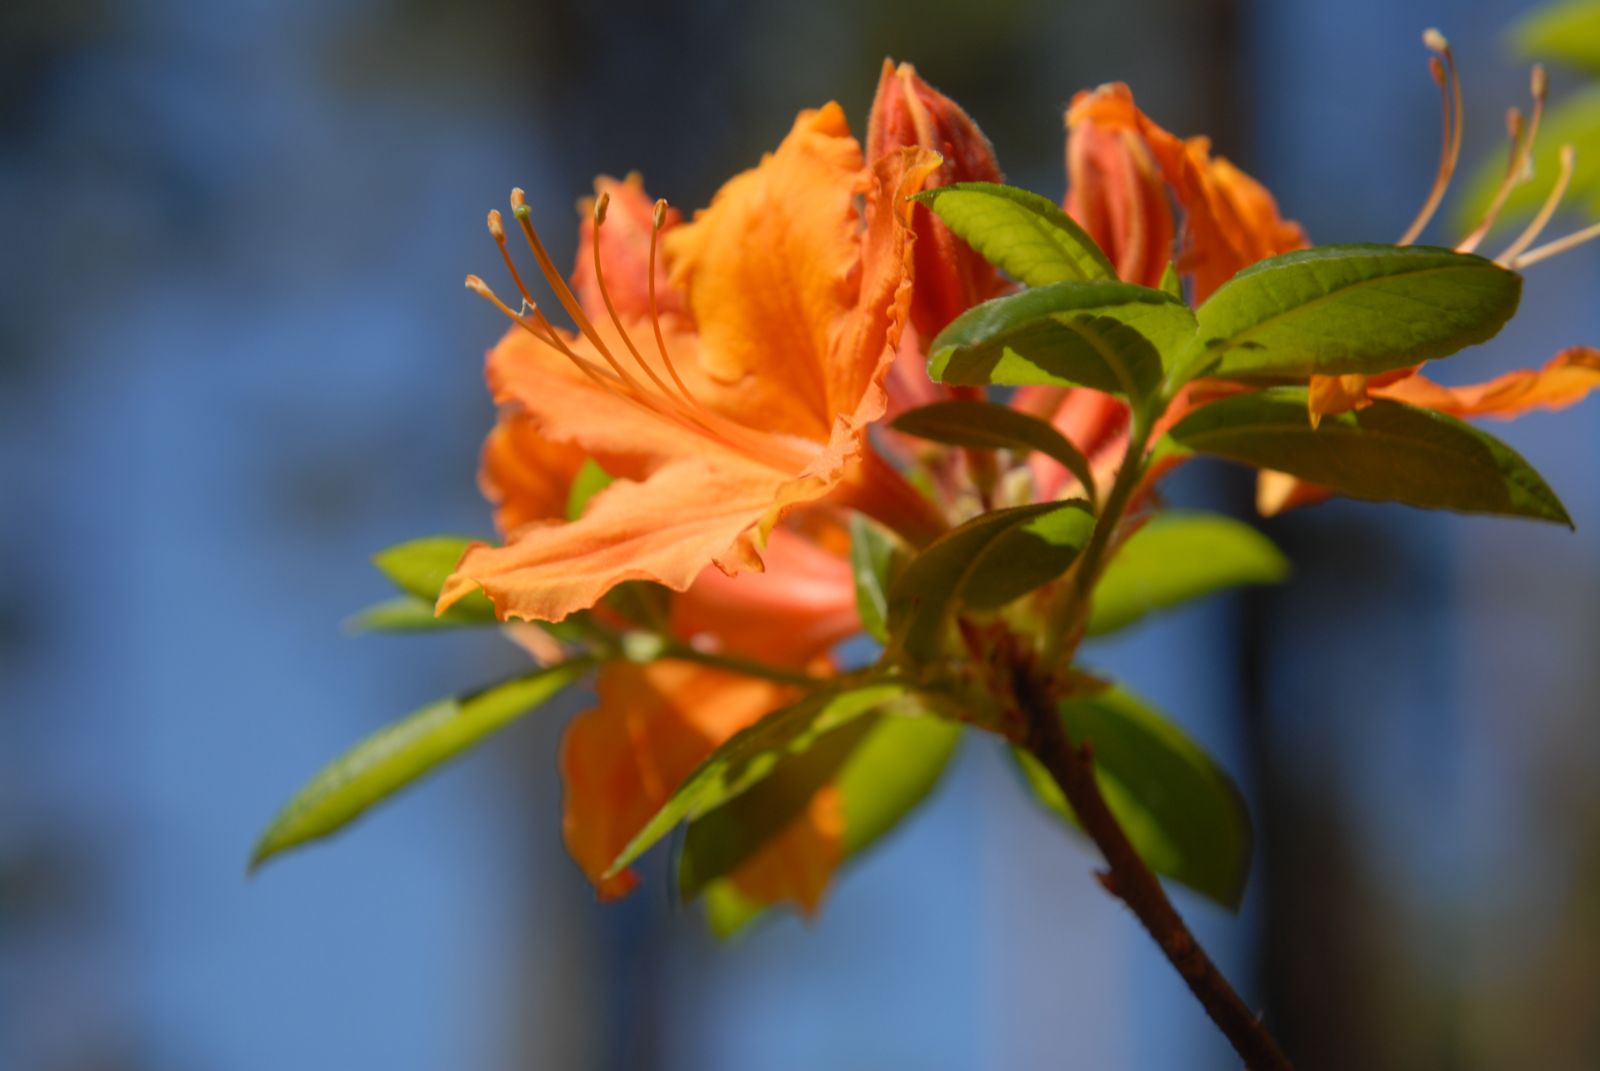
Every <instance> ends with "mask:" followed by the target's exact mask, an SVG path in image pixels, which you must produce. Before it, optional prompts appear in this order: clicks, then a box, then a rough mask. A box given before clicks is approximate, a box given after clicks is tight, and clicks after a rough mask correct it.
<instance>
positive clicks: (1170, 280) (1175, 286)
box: [1161, 261, 1183, 301]
mask: <svg viewBox="0 0 1600 1071" xmlns="http://www.w3.org/2000/svg"><path fill="white" fill-rule="evenodd" d="M1161 289H1162V290H1165V291H1166V292H1167V293H1169V294H1171V295H1172V296H1173V297H1175V298H1177V299H1178V300H1179V301H1182V300H1183V280H1182V279H1181V278H1179V277H1178V266H1177V265H1176V264H1173V263H1171V262H1170V261H1169V262H1168V263H1167V270H1166V271H1164V272H1162V273H1161Z"/></svg>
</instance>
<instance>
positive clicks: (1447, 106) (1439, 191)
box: [1396, 29, 1462, 245]
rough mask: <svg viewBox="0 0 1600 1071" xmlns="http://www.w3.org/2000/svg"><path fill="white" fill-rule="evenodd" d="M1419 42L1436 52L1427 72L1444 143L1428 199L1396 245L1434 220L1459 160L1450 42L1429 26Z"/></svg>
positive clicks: (1458, 109) (1457, 95)
mask: <svg viewBox="0 0 1600 1071" xmlns="http://www.w3.org/2000/svg"><path fill="white" fill-rule="evenodd" d="M1422 43H1423V44H1424V45H1426V46H1427V47H1428V48H1430V49H1432V50H1433V51H1434V52H1435V53H1437V55H1434V56H1430V57H1428V71H1429V73H1431V74H1432V75H1433V80H1434V82H1435V83H1436V84H1437V85H1438V86H1439V93H1440V99H1441V100H1442V102H1443V105H1444V143H1443V148H1442V149H1441V150H1440V154H1439V170H1438V171H1437V172H1436V173H1435V175H1434V179H1433V188H1432V189H1431V190H1429V191H1428V199H1427V200H1426V201H1424V202H1423V205H1422V210H1421V211H1419V212H1418V213H1417V218H1416V219H1414V220H1412V221H1411V226H1410V227H1407V228H1406V233H1405V234H1404V235H1402V236H1401V238H1400V241H1399V242H1397V243H1396V244H1397V245H1410V244H1411V243H1412V242H1415V241H1416V240H1417V236H1418V235H1420V234H1421V233H1422V230H1423V228H1424V227H1426V226H1427V225H1428V223H1429V221H1430V220H1432V219H1433V214H1434V213H1435V212H1437V211H1438V210H1439V205H1440V203H1441V202H1442V201H1443V200H1444V194H1445V190H1446V189H1448V188H1449V186H1450V179H1451V177H1452V176H1453V175H1454V174H1455V170H1456V164H1457V163H1458V162H1459V161H1460V159H1461V127H1462V102H1461V77H1460V75H1459V74H1458V72H1457V71H1456V60H1455V53H1454V52H1453V51H1452V50H1451V48H1450V42H1449V41H1447V40H1445V37H1444V34H1442V33H1440V32H1439V31H1438V30H1434V29H1430V30H1427V31H1426V32H1424V33H1423V35H1422ZM1441 61H1442V62H1441Z"/></svg>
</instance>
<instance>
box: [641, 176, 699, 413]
mask: <svg viewBox="0 0 1600 1071" xmlns="http://www.w3.org/2000/svg"><path fill="white" fill-rule="evenodd" d="M666 224H667V202H666V201H665V200H664V199H658V200H657V201H656V204H655V208H654V209H652V210H651V213H650V281H649V283H648V284H647V285H648V286H649V288H650V326H651V327H652V328H654V329H655V333H656V349H658V350H660V351H661V363H662V364H664V365H666V366H667V374H668V375H670V376H671V377H672V382H674V383H676V384H677V385H678V389H679V390H681V391H682V392H683V396H684V397H685V398H687V399H689V401H690V402H691V403H694V401H695V399H694V395H693V394H691V393H689V388H688V386H686V385H685V384H684V382H683V378H682V377H681V376H679V375H678V368H677V366H676V365H674V364H673V363H672V355H671V354H669V353H668V352H667V340H666V339H665V338H664V337H662V334H661V310H660V308H659V307H658V306H657V305H656V244H657V239H658V238H660V236H661V228H662V227H664V226H666ZM695 404H698V403H695Z"/></svg>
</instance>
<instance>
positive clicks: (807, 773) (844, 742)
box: [678, 716, 961, 936]
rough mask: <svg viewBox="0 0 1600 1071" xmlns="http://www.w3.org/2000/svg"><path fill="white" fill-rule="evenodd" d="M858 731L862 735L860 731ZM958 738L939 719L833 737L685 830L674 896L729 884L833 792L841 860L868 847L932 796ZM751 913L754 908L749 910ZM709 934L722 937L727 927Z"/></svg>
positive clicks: (864, 724)
mask: <svg viewBox="0 0 1600 1071" xmlns="http://www.w3.org/2000/svg"><path fill="white" fill-rule="evenodd" d="M858 727H859V728H858ZM960 735H961V728H960V726H959V725H957V724H956V723H954V722H949V721H942V720H939V719H937V718H932V717H926V718H909V717H895V716H875V717H867V718H863V719H861V720H860V721H857V722H855V723H853V724H852V725H850V726H847V727H846V728H845V729H843V730H841V731H839V732H835V733H832V734H831V735H830V736H828V737H827V738H825V739H824V740H822V741H820V742H819V743H818V745H817V746H816V747H814V748H812V749H811V750H810V751H808V752H806V753H805V754H804V755H801V756H799V757H797V758H795V759H791V760H789V761H788V762H785V763H784V764H783V765H781V766H779V767H778V768H777V770H775V771H774V772H773V774H772V776H770V777H768V778H767V779H765V780H764V781H762V782H760V783H759V784H757V785H756V786H754V787H753V788H751V789H750V790H749V791H747V792H745V793H743V794H742V795H739V796H737V797H735V798H734V799H732V800H730V801H729V802H728V803H726V804H724V805H723V806H721V807H719V808H717V809H716V810H714V811H712V812H711V813H710V814H707V815H706V816H705V817H703V818H701V819H699V820H698V821H695V822H692V823H691V824H690V825H689V829H688V833H687V835H686V836H685V837H684V842H683V849H682V851H681V852H680V854H679V858H678V889H679V893H680V894H681V895H682V896H683V897H684V898H685V899H693V898H694V897H696V896H698V895H700V894H701V893H702V892H706V891H708V890H709V889H710V888H711V887H713V886H714V885H716V884H718V883H720V882H722V881H723V880H725V879H726V877H727V875H728V874H730V873H731V872H732V871H733V870H734V869H735V868H737V867H738V866H739V865H741V864H742V863H743V862H744V861H745V860H747V859H749V858H750V857H751V856H752V855H753V854H754V853H755V852H757V851H759V850H760V849H761V848H762V846H763V845H765V844H766V842H767V841H768V840H769V839H770V838H771V837H773V836H775V835H777V834H778V833H780V832H782V831H783V830H784V828H785V827H787V826H788V824H789V823H790V822H791V821H793V820H794V818H796V817H797V816H798V815H800V814H801V813H802V812H803V811H804V809H805V808H806V807H807V806H808V805H809V804H810V802H811V799H812V797H813V796H814V795H815V794H816V792H817V790H818V789H820V788H821V787H822V786H823V785H826V784H829V783H832V784H834V785H836V786H837V787H838V790H839V795H840V800H841V804H842V807H843V811H844V844H843V845H842V848H843V859H844V861H846V862H848V861H849V860H851V859H853V858H855V857H856V856H857V855H859V854H860V853H861V852H863V851H865V850H866V849H867V848H869V847H871V846H872V845H873V844H874V843H876V842H877V841H878V840H879V839H880V838H882V837H883V836H884V835H885V834H887V833H888V832H889V831H890V830H891V829H893V828H894V827H895V826H896V825H897V824H898V823H899V822H900V820H901V819H903V818H904V817H905V816H906V815H907V814H909V813H910V812H911V811H912V810H914V809H915V808H916V806H917V804H919V803H921V802H922V800H923V799H924V798H926V796H927V795H928V793H929V792H930V791H932V789H933V787H934V785H935V784H936V783H937V782H938V779H939V776H940V775H941V774H942V773H943V772H944V768H945V766H946V764H947V763H948V762H949V759H950V756H951V754H952V753H953V752H954V750H955V746H956V743H957V741H958V740H959V738H960ZM752 906H755V905H752ZM712 922H713V928H714V929H716V930H717V931H718V932H719V934H721V935H724V936H725V935H726V934H727V932H728V931H727V930H726V928H725V927H719V926H717V925H716V922H717V920H716V919H715V918H712Z"/></svg>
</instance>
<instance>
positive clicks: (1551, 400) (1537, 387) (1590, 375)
mask: <svg viewBox="0 0 1600 1071" xmlns="http://www.w3.org/2000/svg"><path fill="white" fill-rule="evenodd" d="M1596 387H1600V350H1595V349H1591V348H1589V347H1587V346H1573V347H1570V348H1568V349H1565V350H1562V351H1561V352H1560V353H1558V354H1556V355H1555V357H1553V358H1552V359H1551V360H1550V361H1549V362H1547V363H1546V364H1545V366H1544V367H1543V368H1540V369H1532V368H1525V369H1522V370H1520V371H1517V372H1508V373H1506V374H1505V375H1503V376H1499V377H1497V378H1495V379H1491V380H1489V381H1488V382H1487V383H1478V384H1475V385H1473V386H1470V387H1446V386H1443V385H1441V384H1438V383H1435V382H1434V381H1433V380H1431V379H1428V378H1427V377H1426V376H1410V377H1408V378H1405V379H1402V380H1400V381H1398V382H1396V383H1392V384H1390V385H1388V386H1385V387H1379V388H1375V389H1373V390H1372V393H1373V394H1374V395H1377V396H1379V397H1383V398H1390V399H1393V400H1394V401H1397V402H1406V403H1408V404H1410V405H1418V406H1422V407H1423V408H1425V409H1433V410H1436V411H1438V412H1441V413H1448V414H1450V415H1451V416H1456V417H1492V418H1496V419H1500V420H1509V419H1510V418H1512V417H1515V416H1519V415H1521V414H1522V413H1526V412H1528V411H1529V410H1531V409H1564V408H1566V407H1567V406H1569V405H1573V404H1576V403H1577V402H1580V401H1582V400H1583V399H1584V397H1586V396H1587V395H1588V393H1589V392H1590V391H1592V390H1594V389H1595V388H1596Z"/></svg>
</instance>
